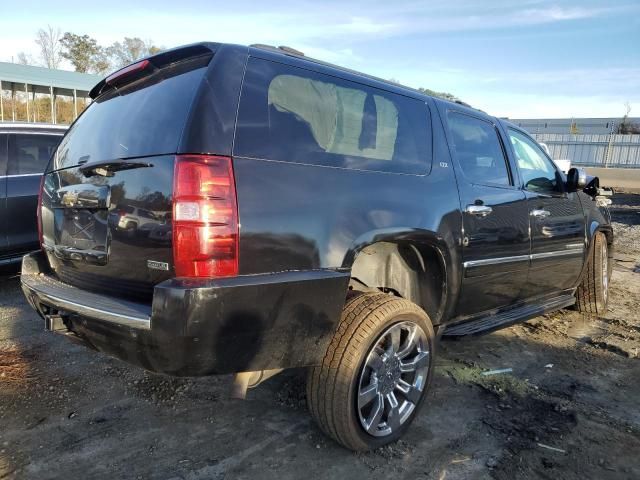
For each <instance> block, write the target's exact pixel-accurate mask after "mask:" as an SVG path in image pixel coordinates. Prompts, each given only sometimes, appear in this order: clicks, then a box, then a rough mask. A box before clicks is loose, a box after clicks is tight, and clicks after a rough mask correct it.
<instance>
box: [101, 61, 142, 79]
mask: <svg viewBox="0 0 640 480" xmlns="http://www.w3.org/2000/svg"><path fill="white" fill-rule="evenodd" d="M149 65H150V62H149V60H141V61H139V62H136V63H134V64H132V65H129V66H128V67H125V68H123V69H120V70H118V71H117V72H115V73H112V74H111V75H109V76H108V77H107V78H106V80H105V81H104V83H106V84H107V85H114V84H116V83H119V82H120V80H124V79H126V77H129V76H131V75H133V74H135V73H139V72H142V71H143V70H145V69H146V68H147V67H148V66H149Z"/></svg>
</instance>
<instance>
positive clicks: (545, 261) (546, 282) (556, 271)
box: [508, 128, 585, 297]
mask: <svg viewBox="0 0 640 480" xmlns="http://www.w3.org/2000/svg"><path fill="white" fill-rule="evenodd" d="M508 134H509V140H510V143H511V149H512V153H513V155H514V157H515V160H516V164H517V168H518V170H519V172H520V177H521V179H522V184H523V187H524V191H525V194H526V196H527V203H528V205H529V222H530V225H531V267H530V271H529V279H528V281H527V292H526V295H527V296H529V297H530V296H536V295H541V294H551V293H557V292H560V291H562V290H566V289H570V288H573V287H575V285H576V283H577V281H578V277H579V276H580V272H581V270H582V266H583V263H584V255H585V218H584V213H583V210H582V205H581V203H580V199H579V198H578V193H567V192H565V182H564V176H563V175H562V173H561V172H560V171H559V169H558V168H557V167H556V165H555V164H554V163H553V161H552V160H551V159H550V158H549V157H548V156H547V155H546V154H545V153H544V151H543V150H542V148H541V147H540V146H539V145H538V144H537V143H536V142H535V141H534V140H533V139H532V138H530V137H529V136H528V135H526V134H525V133H524V132H520V131H518V130H515V129H511V128H510V129H508Z"/></svg>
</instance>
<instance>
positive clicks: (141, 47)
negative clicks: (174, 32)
mask: <svg viewBox="0 0 640 480" xmlns="http://www.w3.org/2000/svg"><path fill="white" fill-rule="evenodd" d="M160 50H161V48H159V47H157V46H155V45H153V44H152V43H151V41H150V40H147V41H146V42H145V41H144V40H142V39H140V38H138V37H133V38H131V37H125V38H124V40H123V41H122V43H121V42H115V43H114V44H113V45H111V46H110V47H109V48H107V55H108V56H109V57H110V58H111V60H112V61H113V65H114V67H115V68H122V67H124V66H126V65H129V64H130V63H133V62H135V61H136V60H139V59H140V58H142V57H146V56H149V55H153V54H155V53H158V52H159V51H160Z"/></svg>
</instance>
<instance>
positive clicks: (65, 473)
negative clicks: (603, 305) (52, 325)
mask: <svg viewBox="0 0 640 480" xmlns="http://www.w3.org/2000/svg"><path fill="white" fill-rule="evenodd" d="M612 212H613V215H614V220H615V229H616V233H617V241H616V244H617V248H616V251H615V258H616V264H615V267H614V276H613V281H612V291H611V302H612V303H611V310H610V312H609V313H608V314H607V315H606V316H605V317H602V318H586V317H583V316H582V315H580V314H578V313H577V312H575V311H562V312H559V313H555V314H553V315H549V316H545V317H539V318H536V319H534V320H531V321H529V322H527V323H525V324H521V325H518V326H514V327H511V328H508V329H505V330H502V331H499V332H496V333H493V334H491V335H486V336H484V337H480V338H476V339H465V340H461V341H447V342H443V343H442V344H441V348H440V352H439V355H438V357H437V368H436V377H435V379H434V383H433V388H432V390H431V392H430V395H429V398H428V401H427V404H428V405H427V406H426V408H425V409H424V410H422V412H421V413H420V415H419V417H418V418H417V419H416V421H415V422H414V424H413V427H412V428H411V430H410V431H409V434H408V435H407V436H406V437H405V439H404V440H402V441H400V442H399V443H397V444H395V445H392V446H388V447H385V448H382V449H380V450H377V451H374V452H370V453H366V454H355V453H351V452H348V451H346V450H343V449H341V448H339V447H338V446H336V445H335V444H334V443H332V442H331V441H330V440H328V439H326V438H325V437H324V436H323V435H322V434H321V433H320V431H319V430H318V429H317V428H316V427H315V425H314V424H313V423H312V422H311V421H310V419H309V416H308V414H307V411H306V406H305V393H304V372H301V371H300V372H299V371H290V372H287V373H285V374H282V375H280V376H277V377H274V378H273V379H271V380H269V381H268V382H266V383H265V384H263V385H261V386H260V387H259V388H257V389H255V390H252V391H250V393H249V397H248V399H247V400H245V401H240V400H232V399H230V398H229V396H228V392H229V386H230V384H231V377H210V378H203V379H175V378H169V377H163V376H157V375H153V374H149V373H146V372H144V371H143V370H140V369H137V368H133V367H129V366H128V365H126V364H124V363H121V362H119V361H117V360H115V359H112V358H109V357H107V356H105V355H102V354H97V353H94V352H91V351H88V350H86V349H84V348H83V347H80V346H76V345H73V344H71V343H70V342H68V341H67V340H65V339H64V338H61V337H59V336H56V335H53V334H49V333H46V332H44V331H43V326H42V322H41V321H40V319H39V318H38V317H37V316H36V315H35V314H34V313H33V312H32V311H31V309H30V308H29V307H28V305H27V304H26V302H25V300H24V298H23V296H22V293H21V291H20V288H19V280H18V278H17V277H16V275H15V274H13V275H12V274H10V273H7V272H5V274H4V275H3V276H2V277H1V278H0V479H5V478H38V479H47V478H108V479H111V478H158V479H173V478H180V479H209V478H229V479H232V478H233V479H235V478H251V479H255V478H266V479H271V478H273V479H276V478H277V479H285V480H286V479H297V478H301V477H302V476H306V477H309V478H314V479H316V478H322V479H325V478H326V479H335V478H370V479H377V478H389V477H390V476H394V478H407V479H414V478H433V479H438V480H444V479H448V480H449V479H466V478H498V479H512V478H515V477H517V478H549V479H557V478H563V479H572V478H575V479H578V478H579V479H583V478H594V479H608V478H616V479H637V478H640V456H639V453H640V407H639V406H638V398H640V360H639V357H640V316H639V314H638V312H639V311H640V196H637V195H623V194H619V195H616V196H615V198H614V205H613V208H612ZM498 368H512V369H513V371H512V372H511V373H507V374H501V375H491V376H483V375H481V372H482V371H485V370H490V369H498Z"/></svg>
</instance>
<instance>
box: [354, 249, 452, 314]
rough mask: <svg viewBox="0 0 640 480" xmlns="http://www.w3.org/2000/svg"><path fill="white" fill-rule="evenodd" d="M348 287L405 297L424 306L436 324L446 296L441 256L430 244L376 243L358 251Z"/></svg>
mask: <svg viewBox="0 0 640 480" xmlns="http://www.w3.org/2000/svg"><path fill="white" fill-rule="evenodd" d="M349 288H350V289H352V290H361V291H383V292H387V293H391V294H394V295H397V296H399V297H402V298H406V299H407V300H409V301H411V302H413V303H415V304H417V305H419V306H421V307H422V308H423V309H424V310H425V311H426V312H427V314H428V315H429V318H430V319H431V321H432V323H433V324H435V325H437V324H438V323H440V319H441V317H442V311H443V308H444V299H445V295H446V278H445V270H444V266H443V261H442V257H441V255H440V253H439V252H438V250H437V249H436V248H435V247H433V246H431V245H423V244H418V245H416V244H413V243H408V242H400V243H391V242H378V243H374V244H371V245H368V246H367V247H365V248H363V249H362V250H361V251H360V252H359V253H358V254H357V256H356V258H355V260H354V262H353V265H352V266H351V282H350V283H349Z"/></svg>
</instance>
